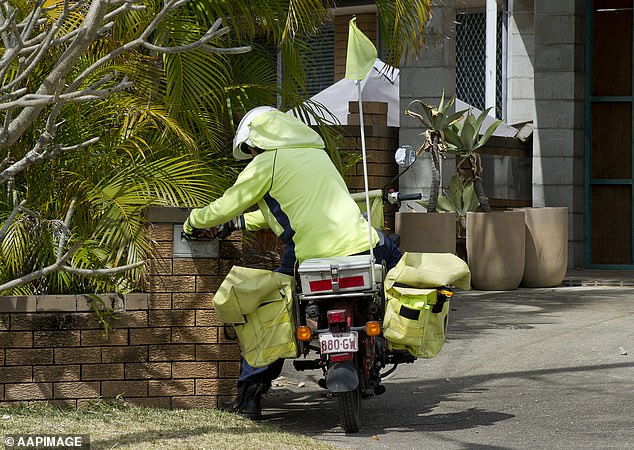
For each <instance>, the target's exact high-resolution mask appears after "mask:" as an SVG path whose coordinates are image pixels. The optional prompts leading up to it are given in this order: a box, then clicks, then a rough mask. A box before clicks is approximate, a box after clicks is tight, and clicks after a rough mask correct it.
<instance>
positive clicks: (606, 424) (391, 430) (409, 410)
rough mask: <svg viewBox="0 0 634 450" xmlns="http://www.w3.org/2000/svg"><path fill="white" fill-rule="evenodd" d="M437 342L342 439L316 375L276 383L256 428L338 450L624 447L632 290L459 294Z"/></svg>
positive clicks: (632, 342)
mask: <svg viewBox="0 0 634 450" xmlns="http://www.w3.org/2000/svg"><path fill="white" fill-rule="evenodd" d="M451 307H452V310H451V313H450V322H449V332H448V339H447V342H446V344H445V346H444V348H443V350H442V351H441V353H440V354H439V355H438V356H436V357H435V358H433V359H430V360H418V361H416V362H415V363H414V364H409V365H403V366H399V368H398V370H397V371H396V372H395V373H394V374H392V375H390V376H389V377H388V378H387V379H386V380H385V386H386V387H387V392H386V393H385V394H384V395H382V396H378V397H373V398H370V399H366V400H364V401H363V403H362V415H363V427H362V429H361V431H360V432H359V433H356V434H352V435H346V434H345V433H343V431H342V429H341V428H340V426H339V424H338V417H337V408H336V406H337V405H336V399H332V398H327V397H326V396H325V395H324V394H325V392H326V391H324V390H322V389H320V388H319V387H318V386H317V384H316V380H317V377H318V375H319V373H318V372H317V371H310V372H295V371H294V369H293V367H292V364H291V362H290V361H287V363H286V366H285V370H284V373H283V378H281V379H280V380H278V381H277V382H276V383H275V384H276V385H275V386H274V389H273V390H272V391H271V392H270V394H269V395H267V397H266V398H265V400H264V403H263V405H264V408H265V409H264V415H265V421H267V422H269V423H276V424H279V425H280V426H282V427H284V428H285V429H288V430H290V431H294V432H299V433H303V434H307V435H310V436H312V437H314V438H316V439H319V440H322V441H325V442H328V443H330V444H332V445H334V446H337V447H341V448H351V449H352V448H355V449H374V448H376V449H379V448H390V449H527V448H548V449H590V448H596V449H599V448H601V449H605V448H618V449H625V448H634V287H616V288H615V287H560V288H554V289H517V290H514V291H508V292H484V291H471V292H457V295H456V297H455V300H454V301H453V302H452V305H451Z"/></svg>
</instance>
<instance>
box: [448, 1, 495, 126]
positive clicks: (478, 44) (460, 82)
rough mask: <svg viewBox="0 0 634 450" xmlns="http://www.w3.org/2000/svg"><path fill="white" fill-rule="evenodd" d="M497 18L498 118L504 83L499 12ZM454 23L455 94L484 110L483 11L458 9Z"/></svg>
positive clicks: (484, 17)
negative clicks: (460, 10)
mask: <svg viewBox="0 0 634 450" xmlns="http://www.w3.org/2000/svg"><path fill="white" fill-rule="evenodd" d="M497 19H498V23H497V33H496V41H497V45H496V49H497V56H496V61H497V62H496V71H495V72H496V93H495V116H496V117H498V118H501V117H502V102H503V83H504V79H503V74H502V63H503V61H502V34H503V28H504V27H503V25H504V23H503V20H504V15H503V14H501V13H498V16H497ZM456 22H457V24H456V96H457V97H458V98H459V99H461V100H463V101H465V102H467V103H469V104H470V105H472V106H475V107H476V108H478V109H480V110H484V109H485V106H484V105H485V56H486V55H485V48H486V13H485V12H484V11H476V12H474V11H469V12H458V13H457V15H456Z"/></svg>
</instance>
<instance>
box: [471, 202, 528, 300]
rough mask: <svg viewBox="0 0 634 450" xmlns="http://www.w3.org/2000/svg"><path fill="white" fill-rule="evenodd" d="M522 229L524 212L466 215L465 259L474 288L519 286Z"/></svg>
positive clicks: (496, 288) (508, 288) (489, 289)
mask: <svg viewBox="0 0 634 450" xmlns="http://www.w3.org/2000/svg"><path fill="white" fill-rule="evenodd" d="M525 228H526V226H525V223H524V212H523V211H493V212H489V213H484V212H468V213H467V260H468V264H469V269H470V270H471V284H472V285H473V287H474V288H475V289H478V290H483V291H508V290H511V289H516V288H517V287H519V285H520V282H521V281H522V277H523V275H524V253H525V246H526V241H525Z"/></svg>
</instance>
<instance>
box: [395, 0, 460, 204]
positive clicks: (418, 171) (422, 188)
mask: <svg viewBox="0 0 634 450" xmlns="http://www.w3.org/2000/svg"><path fill="white" fill-rule="evenodd" d="M456 3H457V2H456V1H455V0H445V1H443V2H433V5H432V10H431V13H432V15H431V20H430V23H429V26H428V28H429V29H430V32H429V33H428V36H427V43H428V46H427V47H426V48H425V49H424V50H423V51H422V52H421V55H420V57H419V58H418V59H410V60H408V61H404V64H401V67H400V99H401V106H400V109H401V110H400V118H401V121H400V125H401V126H400V130H399V143H400V145H411V146H412V147H414V148H418V147H420V145H421V144H422V143H423V137H422V136H421V133H422V132H423V129H422V126H421V124H420V122H419V121H418V120H417V119H414V118H412V117H409V116H406V115H405V114H404V111H405V109H407V107H408V105H409V104H410V103H411V102H412V100H422V101H424V102H426V103H429V104H432V105H434V104H436V105H437V104H438V102H439V101H440V97H441V95H442V93H443V91H444V93H445V98H450V97H452V96H454V95H455V94H456V30H455V20H456ZM454 172H455V163H454V161H453V160H451V159H446V160H443V161H442V183H443V185H444V186H447V185H448V184H449V178H450V177H451V175H452V174H453V173H454ZM400 187H401V189H400V191H401V192H403V193H406V194H409V193H423V195H428V194H429V189H430V187H431V160H430V158H429V155H428V154H427V153H426V154H425V155H423V156H422V157H420V158H419V159H418V160H417V161H416V162H415V163H414V166H413V167H412V168H411V169H410V170H409V171H408V172H407V173H406V174H405V175H403V176H402V177H401V181H400ZM410 208H411V209H415V210H424V208H423V207H422V206H419V205H417V204H416V203H414V202H406V204H404V206H403V208H402V209H410Z"/></svg>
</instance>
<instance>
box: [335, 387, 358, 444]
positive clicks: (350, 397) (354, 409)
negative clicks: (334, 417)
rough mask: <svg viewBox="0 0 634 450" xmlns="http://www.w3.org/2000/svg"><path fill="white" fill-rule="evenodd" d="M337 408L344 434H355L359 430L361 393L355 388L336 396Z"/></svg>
mask: <svg viewBox="0 0 634 450" xmlns="http://www.w3.org/2000/svg"><path fill="white" fill-rule="evenodd" d="M337 407H338V409H339V419H340V420H341V426H342V427H343V431H345V432H346V433H356V432H358V431H359V429H360V428H361V392H360V390H359V389H358V388H357V389H355V390H353V391H349V392H339V393H338V394H337Z"/></svg>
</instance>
